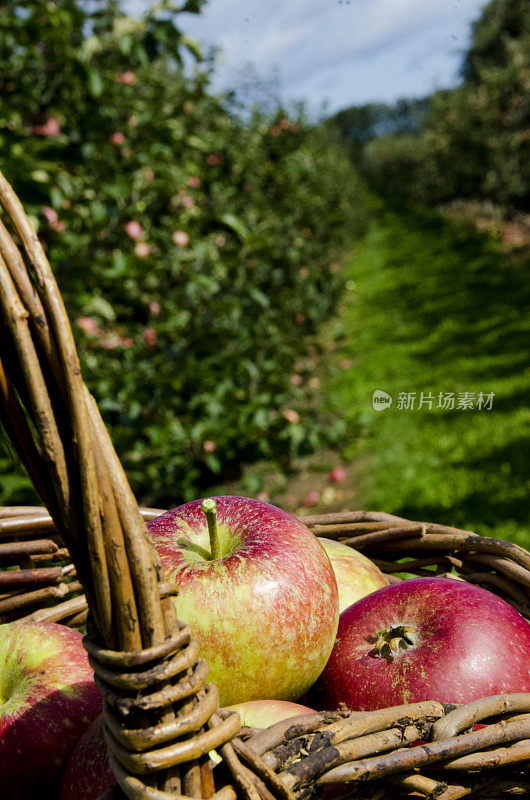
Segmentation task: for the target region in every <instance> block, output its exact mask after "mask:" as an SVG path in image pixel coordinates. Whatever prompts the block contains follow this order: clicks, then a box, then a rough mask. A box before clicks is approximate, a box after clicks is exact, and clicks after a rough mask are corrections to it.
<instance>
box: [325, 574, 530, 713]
mask: <svg viewBox="0 0 530 800" xmlns="http://www.w3.org/2000/svg"><path fill="white" fill-rule="evenodd" d="M505 692H530V622H528V621H527V620H526V619H525V618H524V617H523V616H522V615H521V614H519V613H518V612H517V611H516V610H515V609H514V608H512V607H511V606H510V605H509V604H508V603H506V602H505V601H504V600H502V599H501V598H500V597H497V595H495V594H493V593H492V592H489V591H487V590H486V589H482V588H480V587H478V586H474V585H472V584H469V583H465V582H463V581H459V580H452V579H450V578H434V577H433V578H412V579H409V580H405V581H402V582H401V583H398V584H393V585H390V586H385V587H383V588H382V589H378V590H377V591H375V592H373V593H372V594H369V595H367V596H366V597H363V598H362V599H361V600H359V601H358V602H357V603H354V604H353V605H351V606H350V607H349V608H347V609H346V610H345V611H344V612H343V613H342V614H341V616H340V620H339V629H338V632H337V641H336V644H335V646H334V648H333V652H332V654H331V656H330V659H329V661H328V663H327V665H326V668H325V669H324V671H323V673H322V675H321V676H320V678H319V680H318V681H317V683H316V685H315V687H314V691H313V692H312V693H311V701H312V702H314V703H318V704H322V706H323V707H325V708H329V709H334V708H338V706H339V705H340V704H345V705H346V706H347V707H348V708H350V709H352V710H354V711H371V710H374V709H378V708H385V707H388V706H396V705H401V704H403V703H414V702H419V701H421V700H438V701H439V702H442V703H469V702H471V701H472V700H476V699H478V698H480V697H489V696H491V695H496V694H502V693H505Z"/></svg>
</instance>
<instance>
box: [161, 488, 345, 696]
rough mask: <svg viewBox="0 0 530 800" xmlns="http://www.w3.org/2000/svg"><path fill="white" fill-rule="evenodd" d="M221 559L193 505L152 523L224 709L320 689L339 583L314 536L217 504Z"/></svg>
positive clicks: (240, 503) (270, 510)
mask: <svg viewBox="0 0 530 800" xmlns="http://www.w3.org/2000/svg"><path fill="white" fill-rule="evenodd" d="M215 501H216V503H217V526H218V532H219V541H220V553H221V556H220V558H218V559H216V560H214V561H208V560H205V559H204V558H202V557H201V556H200V555H199V554H197V553H194V552H192V551H190V550H186V549H184V548H182V547H181V546H179V545H178V544H177V539H179V538H181V537H182V538H184V539H186V540H188V541H190V542H195V543H196V544H199V545H200V546H202V547H203V548H207V549H209V536H208V527H207V523H206V518H205V515H204V513H203V511H202V510H201V501H200V500H196V501H193V502H191V503H187V504H185V505H183V506H179V507H178V508H175V509H173V510H171V511H168V512H166V513H165V514H162V515H161V516H159V517H157V518H156V519H154V520H152V521H151V522H149V523H148V529H149V532H150V534H151V537H152V540H153V542H154V544H155V547H156V549H157V551H158V554H159V556H160V560H161V562H162V567H163V569H164V571H165V574H166V577H167V580H169V581H172V582H175V583H177V584H178V586H179V595H178V597H176V598H175V606H176V610H177V616H178V617H179V619H181V620H182V621H184V622H186V623H188V624H190V625H191V628H192V632H193V635H194V636H195V637H196V638H197V639H198V640H199V643H200V648H201V656H202V657H204V658H205V659H206V660H207V661H208V664H209V667H210V679H211V681H212V682H213V683H215V685H216V686H217V688H218V690H219V702H220V705H221V706H228V705H233V704H234V703H242V702H246V701H248V700H262V699H269V700H297V699H298V698H299V697H301V696H302V695H303V694H304V692H305V691H306V690H307V689H308V688H309V687H310V686H311V685H312V684H313V683H314V682H315V681H316V679H317V678H318V676H319V675H320V673H321V672H322V670H323V668H324V666H325V664H326V662H327V660H328V657H329V654H330V653H331V650H332V647H333V643H334V641H335V634H336V631H337V625H338V608H339V607H338V590H337V582H336V579H335V575H334V573H333V569H332V567H331V563H330V561H329V558H328V557H327V555H326V553H325V551H324V548H323V547H322V545H321V544H320V542H319V541H318V540H317V538H316V536H314V534H313V533H312V532H311V531H310V530H309V529H308V528H307V527H306V526H305V525H303V523H301V522H300V521H299V520H298V519H296V517H294V516H292V515H291V514H288V513H287V512H286V511H282V510H281V509H279V508H276V507H275V506H272V505H269V504H268V503H263V502H261V501H259V500H253V499H250V498H246V497H236V496H224V497H217V498H215Z"/></svg>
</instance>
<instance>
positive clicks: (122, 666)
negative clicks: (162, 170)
mask: <svg viewBox="0 0 530 800" xmlns="http://www.w3.org/2000/svg"><path fill="white" fill-rule="evenodd" d="M0 204H1V205H2V207H3V210H4V218H3V219H4V221H2V219H0V311H1V313H0V335H1V343H2V348H1V353H0V419H1V421H2V423H3V425H4V427H5V429H6V431H7V433H8V435H9V436H10V438H11V441H12V442H13V445H14V447H15V448H16V450H17V452H18V453H19V455H20V457H21V459H22V461H23V463H24V465H25V467H26V469H27V470H28V473H29V474H30V476H31V478H32V481H33V483H34V485H35V488H36V490H37V491H38V493H39V495H40V497H41V498H42V500H43V502H44V503H45V505H46V507H47V509H48V511H46V510H44V509H35V508H20V509H2V510H1V511H0V559H1V562H0V567H10V569H7V570H6V569H3V570H2V571H1V572H0V620H1V621H9V620H11V619H21V618H27V617H28V616H29V617H32V618H37V619H48V620H54V621H61V622H63V623H66V624H68V625H72V626H74V627H75V626H79V625H82V624H85V623H86V625H87V631H88V633H87V636H86V637H85V646H86V649H87V651H88V653H89V658H90V661H91V663H92V666H93V667H94V671H95V676H96V681H97V684H98V686H99V688H100V689H101V692H102V694H103V697H104V714H105V736H106V740H107V744H108V747H109V760H110V763H111V766H112V769H113V772H114V774H115V776H116V779H117V782H118V784H119V786H120V792H122V793H124V794H125V796H127V797H129V798H135V800H170V798H175V797H178V798H181V800H183V798H184V797H186V798H209V797H212V796H213V797H215V798H216V800H234V798H235V797H236V793H237V794H239V795H241V796H243V797H244V798H247V800H273V798H282V800H294V798H296V797H299V798H304V797H306V796H308V795H310V794H312V793H314V792H315V791H317V790H318V789H319V788H322V787H323V786H324V785H325V784H330V783H331V784H336V783H337V782H341V783H346V784H348V787H349V788H351V791H352V792H355V790H356V788H357V787H359V786H364V785H365V782H366V781H370V782H371V785H370V796H371V797H375V796H377V793H378V792H379V796H381V797H383V796H385V797H387V796H390V797H399V796H409V795H410V796H411V797H412V796H416V797H417V796H424V797H441V798H443V800H456V798H459V797H468V796H469V797H472V796H473V797H488V798H493V797H497V796H498V797H504V796H522V797H524V796H525V793H527V794H526V796H530V784H529V783H528V780H527V779H526V778H525V769H524V764H525V762H526V763H528V761H529V760H530V694H524V695H523V694H521V695H506V696H499V697H494V698H485V699H483V700H480V701H477V702H476V703H471V704H467V705H465V706H460V707H448V706H446V705H442V704H440V703H436V702H432V701H425V702H423V703H416V704H412V705H408V706H400V707H398V708H390V709H382V710H381V711H375V712H365V713H354V714H349V713H348V712H321V713H316V714H314V715H307V716H305V717H303V718H297V719H294V720H288V721H286V722H284V723H279V724H278V725H275V726H273V727H272V728H270V729H268V730H267V731H263V732H256V731H251V730H248V729H244V730H243V731H242V732H240V722H239V717H238V716H237V715H235V714H230V713H227V712H223V711H222V710H219V709H218V700H217V690H216V689H215V687H214V686H213V685H211V684H208V683H207V667H206V664H205V663H204V662H203V661H202V660H201V659H200V658H199V654H198V651H197V645H196V643H195V642H194V641H193V639H192V638H191V636H190V631H189V629H188V628H187V627H186V626H185V625H183V624H182V623H180V622H179V621H178V620H177V619H176V617H175V612H174V606H173V603H172V600H171V595H172V594H175V592H176V587H175V586H172V585H170V584H168V583H166V582H165V581H164V578H163V575H162V572H161V569H160V564H159V561H158V557H157V555H156V552H155V550H154V548H153V546H152V544H151V542H150V539H149V537H148V535H147V531H146V527H145V519H149V518H151V517H152V516H154V515H156V514H157V513H159V512H158V511H157V510H152V509H142V510H141V511H140V509H139V508H138V505H137V503H136V500H135V498H134V496H133V494H132V492H131V489H130V487H129V484H128V482H127V479H126V477H125V474H124V472H123V468H122V466H121V464H120V462H119V459H118V457H117V455H116V453H115V451H114V448H113V446H112V443H111V442H110V439H109V436H108V433H107V431H106V429H105V426H104V424H103V422H102V420H101V417H100V415H99V411H98V409H97V407H96V404H95V402H94V400H93V398H92V397H91V396H90V395H89V393H88V391H87V389H86V387H85V386H84V384H83V381H82V377H81V372H80V369H79V362H78V357H77V353H76V350H75V346H74V342H73V337H72V333H71V329H70V326H69V323H68V319H67V316H66V313H65V310H64V307H63V304H62V300H61V297H60V294H59V291H58V289H57V286H56V284H55V281H54V279H53V276H52V273H51V270H50V268H49V265H48V262H47V260H46V257H45V254H44V252H43V250H42V248H41V246H40V243H39V241H38V239H37V237H36V235H35V233H34V232H33V230H32V228H31V226H30V224H29V222H28V220H27V218H26V216H25V214H24V211H23V209H22V206H21V204H20V202H19V201H18V199H17V197H16V196H15V194H14V193H13V191H12V189H11V187H10V186H9V185H8V183H7V182H6V181H5V179H4V178H3V176H1V175H0ZM4 222H5V224H4ZM48 512H49V513H48ZM304 522H306V524H308V525H309V526H310V527H311V528H312V529H313V531H314V532H315V533H316V534H318V535H323V536H326V537H328V538H335V539H338V540H340V541H343V542H345V543H347V544H350V545H353V546H354V547H355V548H356V549H358V550H361V551H363V552H364V553H365V554H366V555H367V556H368V557H369V558H371V559H372V560H374V561H375V562H376V563H377V564H378V565H379V566H380V568H381V569H382V570H383V571H384V572H386V573H387V574H389V575H394V574H395V573H403V572H406V573H409V574H415V575H429V576H432V575H433V574H436V575H444V574H451V575H453V576H455V575H456V576H460V577H461V578H463V579H464V580H467V581H471V582H473V583H476V584H478V585H481V586H484V587H485V588H488V589H490V590H491V591H494V592H496V593H497V594H499V595H500V596H501V597H503V598H504V599H506V600H507V601H508V602H510V603H511V604H512V605H513V606H514V607H515V608H517V609H518V610H519V611H520V612H521V613H523V614H524V615H526V616H527V617H530V604H529V600H528V596H529V592H528V589H529V587H530V554H529V553H528V552H527V551H525V550H524V549H523V548H521V547H517V546H516V545H513V544H510V543H508V542H504V541H502V540H496V539H487V538H484V537H481V536H478V535H477V534H474V533H472V532H470V531H459V530H456V529H454V528H448V527H445V526H441V525H434V524H429V523H418V522H410V521H408V520H404V519H401V518H399V517H393V516H391V515H388V514H379V513H373V512H345V513H342V514H335V515H323V516H318V517H305V518H304ZM392 580H399V578H397V577H394V578H392ZM479 720H483V721H487V722H488V724H487V726H486V727H484V728H482V729H480V730H473V725H474V723H476V722H478V721H479ZM418 739H422V740H423V741H424V742H425V744H423V745H422V746H420V747H408V746H407V745H410V744H412V743H414V742H416V741H417V740H418ZM214 748H215V749H217V750H218V751H219V752H220V754H221V755H222V762H221V764H220V765H219V766H218V767H216V768H215V770H212V767H211V762H210V761H209V758H208V752H209V751H210V750H211V749H214ZM107 796H108V797H109V798H110V797H111V796H112V797H118V796H122V795H119V793H118V792H117V791H116V790H113V791H111V792H110V793H107ZM358 796H362V795H358Z"/></svg>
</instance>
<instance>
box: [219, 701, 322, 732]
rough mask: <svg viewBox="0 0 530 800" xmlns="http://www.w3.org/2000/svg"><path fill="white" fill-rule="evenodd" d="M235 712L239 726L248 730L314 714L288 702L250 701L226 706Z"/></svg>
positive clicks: (310, 709)
mask: <svg viewBox="0 0 530 800" xmlns="http://www.w3.org/2000/svg"><path fill="white" fill-rule="evenodd" d="M228 708H229V709H230V710H231V711H237V713H238V714H239V717H240V719H241V725H243V726H248V727H249V728H270V727H271V725H275V724H276V723H277V722H281V721H282V720H284V719H289V717H297V716H299V715H300V714H314V713H315V710H314V709H313V708H309V707H308V706H302V705H300V704H299V703H290V702H289V701H288V700H250V701H249V702H248V703H236V704H235V705H233V706H228Z"/></svg>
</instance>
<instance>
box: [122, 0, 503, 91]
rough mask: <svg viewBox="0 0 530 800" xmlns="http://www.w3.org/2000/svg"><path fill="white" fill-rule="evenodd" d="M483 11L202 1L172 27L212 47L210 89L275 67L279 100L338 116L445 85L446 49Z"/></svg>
mask: <svg viewBox="0 0 530 800" xmlns="http://www.w3.org/2000/svg"><path fill="white" fill-rule="evenodd" d="M486 2H487V0H349V2H348V0H210V2H209V3H208V4H207V5H206V7H205V9H204V12H203V13H202V14H201V15H199V16H195V15H185V16H183V17H182V18H181V19H182V21H181V25H182V27H183V28H184V29H185V30H186V31H187V32H189V33H190V34H191V35H193V36H195V37H196V38H198V39H199V40H201V41H203V42H204V43H205V44H207V45H217V46H219V47H220V48H221V52H222V58H221V62H220V65H219V68H218V71H217V78H216V85H217V87H219V88H221V87H227V88H228V87H230V86H231V81H232V82H233V81H234V80H235V76H236V75H237V73H238V72H240V71H241V69H242V68H243V67H244V65H245V64H246V63H248V62H250V63H252V64H253V66H254V67H255V68H256V70H257V71H258V73H259V74H261V75H264V76H268V75H269V74H270V73H271V70H272V69H273V68H277V70H278V72H279V75H280V78H281V84H282V88H283V91H284V94H285V95H286V96H288V97H296V98H299V97H302V96H303V95H304V93H307V92H310V93H311V95H312V96H314V95H315V93H317V94H318V95H319V96H318V101H319V102H320V101H321V100H323V99H325V98H326V97H327V98H328V99H329V100H330V102H331V105H332V106H333V107H339V106H345V105H348V104H351V103H354V102H363V100H359V98H361V97H362V98H366V97H371V96H372V97H374V98H375V99H392V97H398V96H402V95H405V96H406V95H408V96H412V95H415V94H421V93H425V92H428V91H430V90H431V89H432V88H434V85H435V83H436V82H437V81H438V82H441V83H443V84H448V83H451V82H454V80H455V74H456V70H457V68H458V65H459V56H458V54H457V53H456V52H455V44H456V46H458V47H459V48H460V50H463V49H465V44H466V42H467V40H468V35H469V30H470V22H471V21H472V20H474V19H476V18H477V17H478V15H479V13H480V10H481V9H482V8H483V7H484V5H485V4H486ZM130 3H131V4H132V7H133V8H136V9H138V8H139V7H141V5H142V3H141V0H130ZM143 5H144V6H145V3H143ZM455 37H456V38H455ZM415 63H416V64H417V67H415V68H414V69H411V68H410V65H411V64H415ZM385 73H386V75H385ZM390 87H391V92H390V93H391V97H389V96H387V95H388V90H389V89H390ZM370 92H372V95H370ZM383 95H385V97H383Z"/></svg>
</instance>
